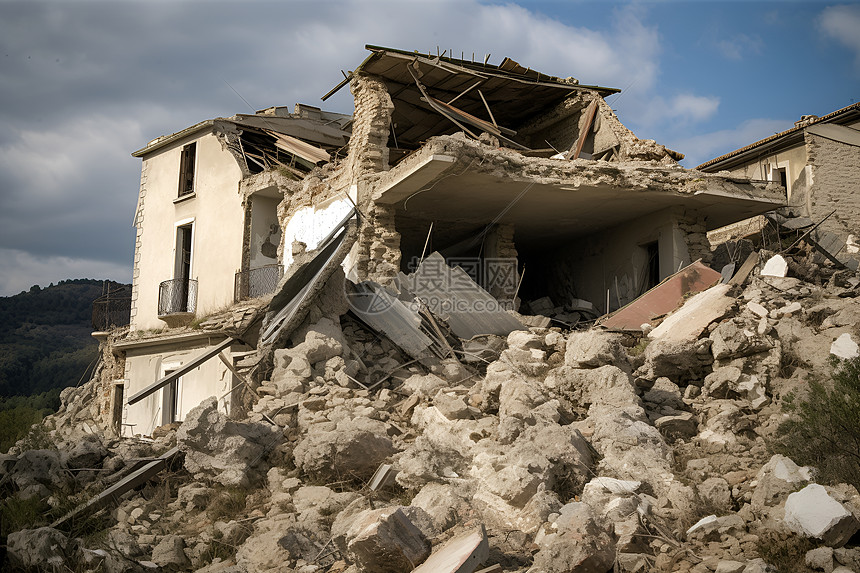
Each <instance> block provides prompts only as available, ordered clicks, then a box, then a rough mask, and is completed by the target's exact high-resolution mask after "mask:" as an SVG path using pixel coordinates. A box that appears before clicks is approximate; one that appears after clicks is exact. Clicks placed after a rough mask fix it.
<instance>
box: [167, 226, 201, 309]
mask: <svg viewBox="0 0 860 573" xmlns="http://www.w3.org/2000/svg"><path fill="white" fill-rule="evenodd" d="M193 236H194V235H193V224H188V225H182V226H180V227H176V260H175V262H174V268H173V279H174V297H175V301H174V306H175V311H176V312H194V307H195V299H196V292H192V289H193V287H192V286H191V283H190V279H191V247H192V239H193Z"/></svg>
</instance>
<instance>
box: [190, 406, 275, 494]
mask: <svg viewBox="0 0 860 573" xmlns="http://www.w3.org/2000/svg"><path fill="white" fill-rule="evenodd" d="M276 441H277V434H276V433H275V432H274V431H273V429H272V427H271V426H270V425H265V424H255V423H243V422H234V421H233V420H230V419H229V418H227V416H226V415H225V414H223V413H222V412H219V411H218V402H217V400H216V399H215V398H214V397H212V398H208V399H206V400H204V401H203V402H202V403H201V404H200V405H199V406H197V407H196V408H194V409H193V410H191V412H189V413H188V416H187V417H186V419H185V422H183V423H182V425H181V426H180V427H179V430H177V432H176V443H177V444H178V445H179V449H180V450H181V451H182V452H183V453H184V454H185V468H186V469H187V470H188V471H189V472H191V474H192V475H194V476H195V478H196V479H204V478H208V479H212V480H215V481H217V482H218V483H220V484H222V485H225V486H241V487H247V486H248V485H250V483H251V481H252V479H253V477H254V475H253V474H254V471H255V470H256V469H257V468H258V466H260V464H261V462H262V458H263V456H264V455H265V453H266V450H267V448H269V447H272V446H273V445H274V444H275V443H276Z"/></svg>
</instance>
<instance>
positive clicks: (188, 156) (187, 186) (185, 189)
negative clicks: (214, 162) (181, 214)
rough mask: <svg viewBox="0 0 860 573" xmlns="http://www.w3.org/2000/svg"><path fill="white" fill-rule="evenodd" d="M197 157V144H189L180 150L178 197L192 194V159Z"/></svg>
mask: <svg viewBox="0 0 860 573" xmlns="http://www.w3.org/2000/svg"><path fill="white" fill-rule="evenodd" d="M196 155H197V143H196V142H195V143H189V144H188V145H186V146H185V147H183V148H182V157H181V159H180V161H179V196H180V197H182V196H183V195H189V194H191V193H194V159H195V157H196Z"/></svg>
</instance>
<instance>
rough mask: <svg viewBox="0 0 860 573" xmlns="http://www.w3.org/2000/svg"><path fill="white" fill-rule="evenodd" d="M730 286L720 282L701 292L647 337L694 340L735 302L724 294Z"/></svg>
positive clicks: (666, 339)
mask: <svg viewBox="0 0 860 573" xmlns="http://www.w3.org/2000/svg"><path fill="white" fill-rule="evenodd" d="M730 289H731V287H730V286H729V285H727V284H720V285H716V286H713V287H711V288H709V289H708V290H706V291H704V292H701V293H699V294H697V295H695V296H693V297H692V298H690V299H689V300H687V301H686V302H685V303H684V305H683V306H682V307H681V308H680V309H679V310H677V311H676V312H674V313H672V314H671V315H670V316H669V317H668V318H666V320H664V321H663V322H662V323H660V326H658V327H657V328H655V329H654V330H652V331H651V332H649V333H648V338H653V339H658V340H665V341H667V342H684V341H687V340H695V339H697V338H698V337H699V335H700V334H701V333H702V332H703V331H704V330H705V329H706V328H707V327H708V325H709V324H711V323H712V322H713V321H715V320H717V319H719V318H722V317H723V316H725V314H726V313H727V312H728V310H729V308H731V306H732V305H733V304H734V303H735V300H734V299H733V298H732V297H729V296H726V295H727V293H728V292H729V290H730Z"/></svg>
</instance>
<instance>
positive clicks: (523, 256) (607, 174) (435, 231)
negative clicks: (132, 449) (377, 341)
mask: <svg viewBox="0 0 860 573" xmlns="http://www.w3.org/2000/svg"><path fill="white" fill-rule="evenodd" d="M367 49H368V50H369V51H370V55H369V56H368V57H367V58H366V59H365V60H364V61H363V62H362V63H361V64H360V65H359V66H358V67H357V68H356V69H355V70H353V71H352V72H350V74H348V76H347V77H346V78H345V80H344V81H343V82H341V84H340V85H338V86H336V87H335V88H334V89H333V90H332V91H331V92H329V93H328V94H326V96H324V98H323V99H325V98H327V97H328V96H330V95H331V94H333V93H334V92H335V91H336V90H337V89H340V88H342V87H344V86H345V85H347V84H349V86H350V89H351V91H352V93H353V95H354V100H355V113H354V115H353V116H348V115H344V114H336V113H330V112H325V111H322V110H320V109H318V108H314V107H312V106H307V105H298V106H296V109H295V111H294V112H293V113H289V112H288V111H287V110H286V109H285V108H269V109H266V110H261V111H260V112H257V113H256V114H251V115H236V116H233V117H231V118H219V119H215V120H209V121H205V122H201V123H199V124H197V125H195V126H192V127H190V128H188V129H185V130H183V131H180V132H177V133H175V134H172V135H169V136H164V137H160V138H158V139H156V140H154V141H152V142H150V143H149V144H148V145H147V146H146V147H144V148H143V149H141V150H139V151H136V152H135V153H134V155H135V156H136V157H141V158H142V159H143V168H142V177H141V191H140V198H139V202H138V208H137V213H136V216H135V223H136V225H137V226H138V238H137V247H136V251H135V272H134V286H133V290H132V303H131V304H132V310H131V315H132V319H131V329H132V331H133V332H134V336H132V337H129V338H128V339H126V340H123V341H119V342H117V343H116V345H115V346H116V348H118V349H120V350H123V351H125V352H127V354H128V357H127V361H126V366H125V373H124V377H123V379H124V380H123V381H121V382H122V385H121V386H120V385H117V389H115V391H114V396H115V397H114V399H113V400H112V402H111V403H112V404H121V405H122V406H121V407H120V406H116V407H114V406H112V407H111V410H112V411H113V412H114V414H113V416H112V419H113V423H114V424H115V425H116V426H117V427H119V426H122V427H123V428H125V429H124V430H123V431H124V432H126V433H128V434H143V435H147V434H148V433H150V432H151V431H152V429H153V428H154V427H156V426H158V425H160V424H164V423H169V422H172V421H174V420H181V419H182V418H183V416H184V414H185V413H186V412H188V411H189V410H190V409H191V408H193V407H194V406H195V405H196V404H198V403H199V402H200V400H202V399H203V398H205V397H207V396H210V395H212V394H215V395H218V396H221V398H220V401H219V405H220V406H219V407H223V408H224V410H225V411H229V410H231V408H232V407H233V406H232V403H233V399H234V391H233V390H234V388H235V386H236V384H238V382H236V378H235V377H236V376H238V374H236V373H237V370H236V364H237V363H238V362H239V361H241V360H242V356H245V355H246V354H247V353H249V352H253V348H254V347H256V346H260V347H266V348H269V349H272V348H281V347H284V346H288V345H289V340H290V337H291V336H292V333H293V332H294V331H297V332H302V325H303V324H305V323H306V322H307V321H313V322H315V321H317V320H319V319H320V318H321V317H324V316H325V317H328V318H329V319H331V321H332V322H333V323H335V324H338V323H339V321H340V317H341V315H343V314H344V313H345V312H347V310H349V309H350V305H348V304H346V303H344V301H343V300H342V299H343V298H344V294H346V295H347V297H346V298H348V299H349V300H348V301H347V302H351V304H352V312H353V315H354V316H357V317H359V318H360V319H362V320H363V321H364V322H365V324H367V325H369V326H370V327H371V328H372V329H374V330H376V331H379V332H382V333H384V334H385V335H386V336H388V337H389V338H390V339H391V340H393V341H394V342H395V344H398V345H399V346H400V347H401V349H403V350H404V351H405V352H406V354H407V355H410V356H411V357H412V358H413V359H415V360H419V361H422V363H424V364H425V365H426V364H430V363H433V361H438V360H440V359H445V358H449V357H452V356H453V350H452V347H451V345H450V344H449V339H448V336H449V334H448V333H451V335H452V336H454V338H455V339H456V338H460V339H468V338H471V337H472V336H474V335H480V334H495V335H506V334H507V333H509V332H511V330H515V329H517V328H522V327H523V325H525V324H543V325H546V324H548V322H549V320H550V318H547V317H551V318H552V319H554V320H556V321H557V323H559V324H562V325H567V326H568V327H569V326H572V325H574V324H576V323H577V322H579V321H589V320H592V319H594V318H596V317H597V316H599V315H603V314H606V313H609V312H611V311H614V310H616V309H618V308H621V307H623V306H625V305H626V304H628V303H630V302H631V301H633V300H635V299H636V298H637V297H639V296H640V295H641V294H642V293H644V292H645V291H647V290H648V289H649V288H651V287H653V286H655V285H657V284H658V283H660V282H661V281H662V280H664V279H665V278H667V277H669V276H671V275H673V274H675V273H676V272H677V271H678V270H679V269H680V268H683V267H686V266H688V265H689V264H690V263H692V262H693V261H695V260H697V259H703V260H705V261H707V259H708V257H709V255H710V249H709V244H708V241H707V237H706V232H707V231H709V230H711V229H714V228H716V227H720V226H722V225H725V224H728V223H732V222H734V221H738V220H741V219H746V218H748V217H751V216H754V215H757V214H760V213H763V212H766V211H769V210H771V209H773V208H774V207H776V206H779V205H781V204H783V202H784V195H783V194H782V193H781V192H780V189H779V187H778V186H776V185H768V184H766V183H761V182H750V181H749V180H746V179H740V178H729V177H724V176H721V175H714V174H704V173H701V172H696V171H690V170H687V169H684V168H683V167H681V166H680V165H678V160H680V159H681V158H682V157H683V156H682V155H681V154H680V153H677V152H675V151H673V150H670V149H667V148H666V147H665V146H663V145H660V144H658V143H656V142H654V141H653V140H642V139H639V138H638V137H636V136H635V135H634V134H633V133H632V132H631V131H630V130H629V129H627V128H626V127H625V126H624V125H623V124H622V123H621V122H620V121H619V119H618V118H617V117H616V115H615V114H614V112H613V111H612V109H611V108H610V106H609V104H607V103H606V101H605V100H604V97H606V96H608V95H611V94H613V93H617V92H618V90H616V89H613V88H605V87H600V86H590V85H583V84H580V83H579V82H578V80H576V79H574V78H564V79H561V78H557V77H552V76H548V75H545V74H542V73H540V72H537V71H535V70H532V69H530V68H524V67H523V66H521V65H519V64H517V63H516V62H515V61H513V60H511V59H509V58H506V59H505V60H504V61H503V62H502V63H501V64H500V65H498V66H495V65H491V64H489V63H487V62H472V61H466V60H463V59H455V58H451V57H446V56H445V54H437V55H435V56H434V55H432V54H419V53H417V52H414V53H413V52H405V51H402V50H395V49H389V48H381V47H378V46H367ZM177 181H178V193H177ZM434 252H437V253H438V254H433V253H434ZM341 268H342V269H343V273H341V271H340V269H341ZM234 275H235V279H234V278H233V277H234ZM343 277H346V278H347V279H348V282H345V279H344V278H343ZM165 279H167V280H165ZM273 293H274V296H272V297H271V299H264V300H265V305H267V306H266V307H265V308H264V309H261V308H260V305H259V304H257V303H254V302H253V301H252V302H251V303H250V305H247V304H246V305H244V306H242V307H238V308H236V307H234V310H233V311H232V314H231V315H230V316H231V317H232V318H231V321H230V323H229V324H227V325H225V324H223V323H221V322H218V321H215V322H214V323H212V321H211V320H208V321H207V320H206V318H207V317H209V316H211V315H213V314H214V313H217V312H218V311H221V310H222V309H224V308H225V307H229V306H230V305H233V304H237V303H239V302H240V301H243V300H245V299H248V298H251V299H253V300H256V297H260V296H266V295H272V294H273ZM380 300H382V301H388V304H385V305H382V306H383V307H384V309H385V310H386V312H381V311H380V304H379V301H380ZM243 304H244V303H243ZM264 315H265V316H264ZM525 315H542V317H538V318H529V317H528V316H525ZM246 319H247V320H246ZM439 322H441V323H443V327H442V328H440V326H439V324H438V323H439ZM165 323H166V324H167V325H168V326H169V327H171V328H174V329H176V330H170V331H168V332H167V333H164V332H156V333H154V334H147V333H146V331H147V330H150V329H155V330H159V327H160V326H163V324H165ZM210 323H211V324H210ZM201 324H202V325H207V328H204V329H203V332H201V331H200V325H201ZM249 324H252V325H253V327H251V326H249ZM188 325H192V326H196V327H197V328H190V329H189V328H188ZM240 325H241V327H240ZM446 328H450V331H446V330H445V329H446ZM215 356H220V358H221V362H222V363H223V365H222V364H218V361H214V360H210V359H211V358H213V357H215ZM231 357H232V358H231ZM123 392H124V394H123ZM116 396H119V399H117V398H116ZM123 396H124V398H123ZM246 406H247V404H246ZM117 412H121V415H119V414H117Z"/></svg>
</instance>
